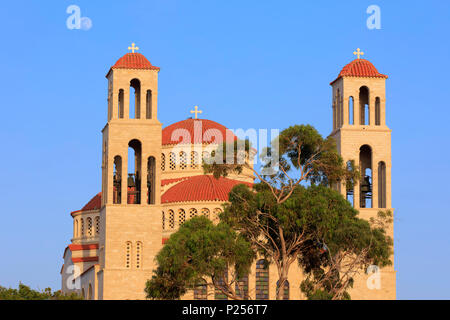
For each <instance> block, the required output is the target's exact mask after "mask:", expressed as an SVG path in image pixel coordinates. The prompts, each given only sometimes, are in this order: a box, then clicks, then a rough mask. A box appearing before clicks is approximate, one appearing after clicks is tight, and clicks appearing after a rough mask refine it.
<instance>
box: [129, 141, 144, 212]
mask: <svg viewBox="0 0 450 320" xmlns="http://www.w3.org/2000/svg"><path fill="white" fill-rule="evenodd" d="M141 152H142V147H141V142H140V141H139V140H136V139H133V140H131V141H130V143H128V181H127V189H128V197H127V203H128V204H140V203H141Z"/></svg>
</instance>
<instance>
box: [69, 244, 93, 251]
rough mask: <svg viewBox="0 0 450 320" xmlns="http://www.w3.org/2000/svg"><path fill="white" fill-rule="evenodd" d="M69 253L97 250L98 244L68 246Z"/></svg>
mask: <svg viewBox="0 0 450 320" xmlns="http://www.w3.org/2000/svg"><path fill="white" fill-rule="evenodd" d="M69 249H70V251H78V250H94V249H98V243H93V244H69Z"/></svg>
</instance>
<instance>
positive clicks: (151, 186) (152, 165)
mask: <svg viewBox="0 0 450 320" xmlns="http://www.w3.org/2000/svg"><path fill="white" fill-rule="evenodd" d="M155 181H156V160H155V157H149V158H148V160H147V204H155V192H156V190H155V189H156V182H155Z"/></svg>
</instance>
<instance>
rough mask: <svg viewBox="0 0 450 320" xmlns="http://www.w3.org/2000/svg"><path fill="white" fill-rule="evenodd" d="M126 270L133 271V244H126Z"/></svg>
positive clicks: (128, 242)
mask: <svg viewBox="0 0 450 320" xmlns="http://www.w3.org/2000/svg"><path fill="white" fill-rule="evenodd" d="M125 268H127V269H131V242H130V241H127V243H126V256H125Z"/></svg>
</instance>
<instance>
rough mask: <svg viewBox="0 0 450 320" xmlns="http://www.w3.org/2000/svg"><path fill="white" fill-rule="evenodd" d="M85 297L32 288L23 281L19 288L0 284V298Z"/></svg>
mask: <svg viewBox="0 0 450 320" xmlns="http://www.w3.org/2000/svg"><path fill="white" fill-rule="evenodd" d="M82 299H83V298H82V297H81V296H80V295H78V294H76V293H71V294H63V293H62V292H61V291H59V290H58V291H54V292H52V290H51V289H50V288H46V289H44V290H43V291H37V290H33V289H31V288H30V287H29V286H26V285H24V284H22V283H20V284H19V288H18V289H12V288H9V289H7V288H5V287H2V286H0V300H82Z"/></svg>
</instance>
